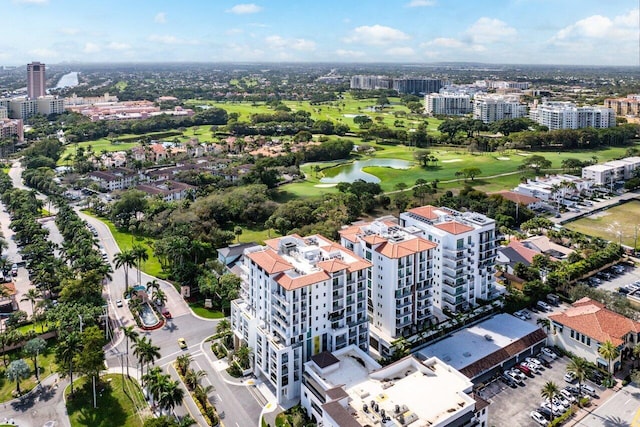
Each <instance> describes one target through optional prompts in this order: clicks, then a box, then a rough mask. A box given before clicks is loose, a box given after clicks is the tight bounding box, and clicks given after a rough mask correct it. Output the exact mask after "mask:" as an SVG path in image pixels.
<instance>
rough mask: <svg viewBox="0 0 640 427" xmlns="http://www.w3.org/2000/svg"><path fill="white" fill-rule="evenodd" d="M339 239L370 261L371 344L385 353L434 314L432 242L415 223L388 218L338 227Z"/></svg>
mask: <svg viewBox="0 0 640 427" xmlns="http://www.w3.org/2000/svg"><path fill="white" fill-rule="evenodd" d="M339 233H340V243H341V244H342V245H343V246H344V247H346V248H347V249H350V250H352V251H353V252H354V253H355V254H357V255H359V256H361V257H363V258H365V259H366V260H367V261H369V262H371V263H372V264H373V266H372V267H371V271H370V277H368V278H367V294H368V300H367V304H368V308H367V311H368V316H369V321H370V323H371V324H370V327H369V336H370V347H371V348H372V349H374V350H375V351H377V352H378V354H380V355H381V356H387V355H389V354H390V348H391V346H392V342H393V341H394V340H395V339H397V338H399V337H402V336H409V335H413V334H415V333H416V332H418V331H419V330H420V328H421V327H423V326H425V325H428V322H429V320H430V319H431V318H432V317H433V311H432V304H433V303H432V287H433V279H432V274H431V269H432V265H431V262H432V261H431V259H432V254H433V252H434V248H435V246H436V245H435V244H434V243H432V242H430V241H428V240H426V239H424V238H422V237H421V234H422V233H421V230H420V229H418V228H416V227H409V228H402V227H399V226H398V224H396V223H395V222H391V221H384V220H377V221H374V222H370V223H362V224H354V225H352V226H349V227H346V228H343V229H342V230H340V232H339Z"/></svg>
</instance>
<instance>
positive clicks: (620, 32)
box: [551, 9, 640, 42]
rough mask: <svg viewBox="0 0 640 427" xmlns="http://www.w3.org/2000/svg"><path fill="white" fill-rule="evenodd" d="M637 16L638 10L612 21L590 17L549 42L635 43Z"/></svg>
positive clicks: (601, 17)
mask: <svg viewBox="0 0 640 427" xmlns="http://www.w3.org/2000/svg"><path fill="white" fill-rule="evenodd" d="M639 14H640V10H638V9H633V10H630V11H629V12H628V13H627V14H625V15H620V16H616V17H614V18H613V19H611V18H609V17H606V16H602V15H592V16H589V17H587V18H584V19H581V20H579V21H577V22H575V23H573V24H571V25H568V26H566V27H565V28H563V29H561V30H560V31H558V32H557V33H556V34H555V35H554V36H553V37H552V38H551V41H552V42H559V41H563V40H569V39H578V38H590V39H609V40H617V41H618V42H620V41H628V40H630V39H633V40H636V41H637V36H638V31H639V30H640V29H639V28H638V16H639Z"/></svg>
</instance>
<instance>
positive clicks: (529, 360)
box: [524, 357, 542, 368]
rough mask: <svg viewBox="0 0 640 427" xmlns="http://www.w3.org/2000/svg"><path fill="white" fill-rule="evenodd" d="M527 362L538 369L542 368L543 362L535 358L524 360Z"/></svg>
mask: <svg viewBox="0 0 640 427" xmlns="http://www.w3.org/2000/svg"><path fill="white" fill-rule="evenodd" d="M524 361H525V362H527V363H533V364H534V365H536V367H538V368H541V367H542V362H541V361H539V360H538V359H536V358H535V357H526V358H525V359H524Z"/></svg>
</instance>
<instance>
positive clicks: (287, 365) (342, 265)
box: [231, 235, 371, 402]
mask: <svg viewBox="0 0 640 427" xmlns="http://www.w3.org/2000/svg"><path fill="white" fill-rule="evenodd" d="M265 243H266V246H255V247H252V248H248V249H246V250H245V255H244V260H243V263H242V264H241V266H240V268H241V271H242V274H241V277H242V279H243V283H242V287H241V298H240V299H237V300H235V301H233V302H232V304H231V324H232V327H233V331H234V334H235V339H236V342H237V343H240V342H241V343H245V344H247V345H248V346H249V347H250V348H252V349H253V354H254V357H253V362H254V366H253V371H254V373H255V374H256V375H258V376H262V377H264V378H265V379H266V380H267V382H268V384H270V386H271V387H272V388H273V389H274V394H275V395H276V397H277V400H278V402H287V401H295V400H297V399H299V397H300V386H301V380H302V369H303V364H304V363H305V362H307V361H308V360H309V359H310V358H311V356H313V355H316V354H318V353H320V352H323V351H336V350H339V349H341V348H345V347H347V346H348V345H354V346H356V347H359V348H361V349H362V350H364V351H366V350H367V349H368V341H369V332H368V331H369V327H368V326H369V323H368V319H367V278H368V276H369V274H370V267H371V263H370V262H368V261H366V260H365V259H363V258H361V257H359V256H357V255H355V254H354V253H353V252H351V251H349V250H347V249H346V248H344V247H342V246H340V245H338V244H336V243H334V242H331V241H329V240H327V239H326V238H325V237H323V236H320V235H314V236H309V237H305V238H302V237H300V236H297V235H290V236H286V237H281V238H277V239H272V240H268V241H267V242H265Z"/></svg>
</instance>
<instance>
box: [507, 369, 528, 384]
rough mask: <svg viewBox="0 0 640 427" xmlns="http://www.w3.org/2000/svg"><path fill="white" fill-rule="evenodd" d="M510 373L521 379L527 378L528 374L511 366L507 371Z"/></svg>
mask: <svg viewBox="0 0 640 427" xmlns="http://www.w3.org/2000/svg"><path fill="white" fill-rule="evenodd" d="M507 372H508V373H510V374H511V376H513V377H516V378H517V379H519V380H522V381H524V380H526V379H527V376H526V375H525V374H523V373H522V372H520V371H519V370H517V369H515V368H511V369H509V370H508V371H507Z"/></svg>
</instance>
